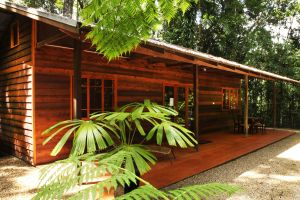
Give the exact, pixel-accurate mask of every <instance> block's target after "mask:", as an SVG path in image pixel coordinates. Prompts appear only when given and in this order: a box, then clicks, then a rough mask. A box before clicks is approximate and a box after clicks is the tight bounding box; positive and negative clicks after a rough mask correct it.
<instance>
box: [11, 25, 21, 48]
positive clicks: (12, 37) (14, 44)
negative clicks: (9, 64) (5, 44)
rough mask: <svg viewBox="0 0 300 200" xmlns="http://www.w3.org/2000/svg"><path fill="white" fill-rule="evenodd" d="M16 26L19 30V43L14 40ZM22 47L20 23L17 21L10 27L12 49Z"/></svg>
mask: <svg viewBox="0 0 300 200" xmlns="http://www.w3.org/2000/svg"><path fill="white" fill-rule="evenodd" d="M14 26H16V30H17V42H16V43H15V39H14ZM19 45H20V23H19V21H15V22H13V23H12V24H11V25H10V48H14V47H16V46H19Z"/></svg>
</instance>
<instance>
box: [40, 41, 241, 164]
mask: <svg viewBox="0 0 300 200" xmlns="http://www.w3.org/2000/svg"><path fill="white" fill-rule="evenodd" d="M72 57H73V51H72V50H71V49H68V48H59V47H53V46H44V47H42V48H39V49H37V51H36V66H35V67H36V68H35V69H36V70H35V71H36V74H35V77H36V97H35V99H36V111H35V112H36V137H37V138H36V140H37V162H38V163H37V164H41V163H45V162H49V161H52V160H54V159H57V158H62V157H65V156H66V155H67V154H68V151H67V148H66V149H64V151H63V152H62V153H61V154H60V155H58V157H56V158H53V157H50V156H49V154H50V152H51V150H52V149H53V147H54V144H56V142H57V141H58V138H59V137H57V139H55V140H53V141H52V142H51V143H49V144H47V145H46V146H43V145H42V144H41V143H42V141H43V140H44V139H45V137H44V136H42V135H41V132H42V131H43V130H45V129H46V128H48V127H49V126H51V125H53V124H55V123H57V122H59V121H62V120H66V119H69V118H70V117H71V89H70V88H71V77H72V73H73V70H72V68H73V67H72V66H73V63H72V62H73V58H72ZM82 74H83V75H91V76H98V77H105V78H111V79H114V80H116V81H117V105H118V106H121V105H124V104H126V103H130V102H133V101H143V100H144V99H151V100H152V101H155V102H157V103H160V104H161V103H162V100H163V85H164V84H185V85H187V86H190V87H192V71H187V70H182V69H178V68H171V67H165V66H163V65H148V64H147V63H146V62H145V60H143V59H135V60H131V61H127V60H126V59H122V60H117V61H112V62H110V63H109V64H108V62H107V61H106V60H104V59H103V58H101V57H100V56H99V55H98V54H95V53H89V52H84V53H83V58H82ZM199 85H200V87H199V90H200V91H199V92H200V97H199V104H200V107H199V112H200V121H199V123H200V129H201V133H202V132H208V131H217V130H224V129H225V128H229V127H230V128H232V126H233V122H232V116H231V114H230V113H229V112H225V111H222V90H221V88H222V87H235V88H240V79H239V78H233V77H226V76H225V75H224V73H223V74H222V72H221V73H215V72H209V70H207V71H201V72H200V76H199ZM216 122H217V123H216Z"/></svg>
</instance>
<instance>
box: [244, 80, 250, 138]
mask: <svg viewBox="0 0 300 200" xmlns="http://www.w3.org/2000/svg"><path fill="white" fill-rule="evenodd" d="M244 80H245V108H244V129H245V136H248V131H249V129H248V111H249V99H248V96H249V82H248V75H245V79H244Z"/></svg>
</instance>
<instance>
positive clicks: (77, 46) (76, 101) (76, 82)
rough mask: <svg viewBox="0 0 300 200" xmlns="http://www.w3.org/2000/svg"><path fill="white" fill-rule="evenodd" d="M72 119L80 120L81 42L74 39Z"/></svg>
mask: <svg viewBox="0 0 300 200" xmlns="http://www.w3.org/2000/svg"><path fill="white" fill-rule="evenodd" d="M73 65H74V77H73V119H80V118H81V41H80V40H77V39H74V52H73Z"/></svg>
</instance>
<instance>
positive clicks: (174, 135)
mask: <svg viewBox="0 0 300 200" xmlns="http://www.w3.org/2000/svg"><path fill="white" fill-rule="evenodd" d="M177 114H178V113H177V112H176V111H175V110H173V109H170V108H167V107H164V106H161V105H158V104H156V103H153V102H150V101H149V100H145V101H144V103H131V104H127V105H125V106H123V107H121V108H120V109H119V110H118V111H116V112H107V113H94V114H92V115H91V118H90V120H87V121H85V120H77V119H75V120H66V121H62V122H59V123H57V124H55V125H53V126H52V127H50V128H48V129H47V130H45V131H44V132H43V135H49V136H48V138H47V139H46V140H45V141H44V143H43V144H44V145H45V144H47V143H48V142H49V141H51V140H52V139H53V138H55V137H56V136H57V135H59V134H60V135H62V136H61V139H60V140H59V141H58V143H57V144H56V146H55V147H54V149H53V150H52V152H51V155H52V156H56V155H57V154H58V153H59V152H60V151H61V149H62V148H63V146H64V145H65V144H66V142H67V141H68V139H69V138H70V137H71V136H72V135H73V145H72V150H71V153H70V156H71V157H74V156H80V155H83V154H85V153H97V152H99V151H103V150H105V149H108V148H109V147H110V152H109V153H108V154H107V155H108V156H110V157H111V158H115V157H117V158H118V157H120V158H122V159H121V160H115V163H114V164H116V165H117V166H119V167H121V166H122V163H123V162H124V161H125V163H126V164H125V166H124V167H125V168H126V169H128V170H129V171H134V165H135V164H136V167H137V170H138V171H139V173H140V174H144V173H145V172H147V171H149V170H150V166H149V165H148V163H151V164H155V160H156V159H155V157H153V155H152V154H151V153H149V152H148V151H147V150H145V148H144V146H143V145H140V144H139V145H137V144H134V143H141V144H142V143H143V142H144V141H145V140H147V141H148V140H151V139H152V137H153V136H154V135H155V134H156V143H157V144H158V145H161V144H162V141H163V138H166V141H167V142H168V144H169V145H171V146H180V147H182V148H186V147H193V146H194V144H196V143H197V141H196V140H195V139H194V137H193V136H194V133H193V132H191V131H190V130H188V129H186V128H184V127H182V126H180V125H178V124H176V123H174V122H172V121H170V116H176V115H177ZM144 126H147V127H148V129H145V128H144ZM136 136H139V137H141V138H142V141H138V138H136ZM100 155H101V156H102V154H100ZM101 158H102V157H101Z"/></svg>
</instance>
